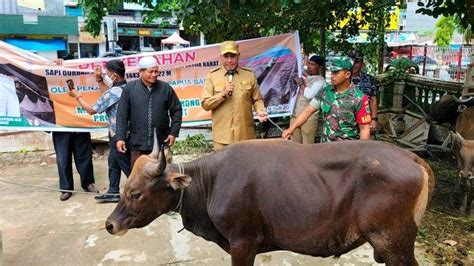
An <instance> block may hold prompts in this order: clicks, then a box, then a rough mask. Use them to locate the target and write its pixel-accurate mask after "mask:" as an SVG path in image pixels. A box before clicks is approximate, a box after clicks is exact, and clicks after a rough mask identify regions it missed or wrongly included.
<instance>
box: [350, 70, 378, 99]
mask: <svg viewBox="0 0 474 266" xmlns="http://www.w3.org/2000/svg"><path fill="white" fill-rule="evenodd" d="M351 80H352V83H353V84H354V86H355V87H356V88H358V89H359V90H361V91H362V92H363V93H364V94H365V95H367V96H369V97H372V96H377V86H376V84H375V79H374V78H373V77H372V76H371V75H369V74H367V73H366V72H360V73H359V76H357V77H354V76H352V78H351Z"/></svg>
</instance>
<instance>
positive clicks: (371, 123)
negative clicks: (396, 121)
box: [370, 119, 377, 133]
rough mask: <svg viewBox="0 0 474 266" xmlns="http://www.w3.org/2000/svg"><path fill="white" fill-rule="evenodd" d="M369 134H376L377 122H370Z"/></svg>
mask: <svg viewBox="0 0 474 266" xmlns="http://www.w3.org/2000/svg"><path fill="white" fill-rule="evenodd" d="M370 132H371V133H376V132H377V121H375V120H373V119H372V121H371V122H370Z"/></svg>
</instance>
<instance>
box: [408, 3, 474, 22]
mask: <svg viewBox="0 0 474 266" xmlns="http://www.w3.org/2000/svg"><path fill="white" fill-rule="evenodd" d="M418 6H419V7H420V8H419V9H418V10H417V11H416V13H421V14H425V15H429V16H432V17H434V18H437V17H438V16H440V15H443V16H445V17H450V16H454V15H456V16H458V17H459V23H460V25H461V26H462V27H463V28H464V29H467V28H468V27H469V25H471V26H472V25H473V24H474V20H473V19H474V14H473V13H474V5H473V4H472V1H466V0H446V1H439V0H428V2H427V3H426V5H425V3H423V2H421V1H419V2H418Z"/></svg>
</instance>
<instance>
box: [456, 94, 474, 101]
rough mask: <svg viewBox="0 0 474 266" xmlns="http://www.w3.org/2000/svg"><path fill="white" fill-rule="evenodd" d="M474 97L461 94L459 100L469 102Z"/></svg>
mask: <svg viewBox="0 0 474 266" xmlns="http://www.w3.org/2000/svg"><path fill="white" fill-rule="evenodd" d="M473 98H474V96H469V95H465V96H461V98H459V102H461V103H467V102H469V101H470V100H472V99H473Z"/></svg>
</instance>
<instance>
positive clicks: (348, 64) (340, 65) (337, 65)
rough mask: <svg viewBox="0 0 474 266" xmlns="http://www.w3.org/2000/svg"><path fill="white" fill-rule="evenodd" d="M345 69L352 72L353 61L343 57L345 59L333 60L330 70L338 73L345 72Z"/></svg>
mask: <svg viewBox="0 0 474 266" xmlns="http://www.w3.org/2000/svg"><path fill="white" fill-rule="evenodd" d="M343 69H346V70H351V69H352V60H351V59H349V58H347V57H343V58H338V59H334V60H332V63H331V67H330V68H329V70H330V71H332V72H337V71H339V70H343Z"/></svg>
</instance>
